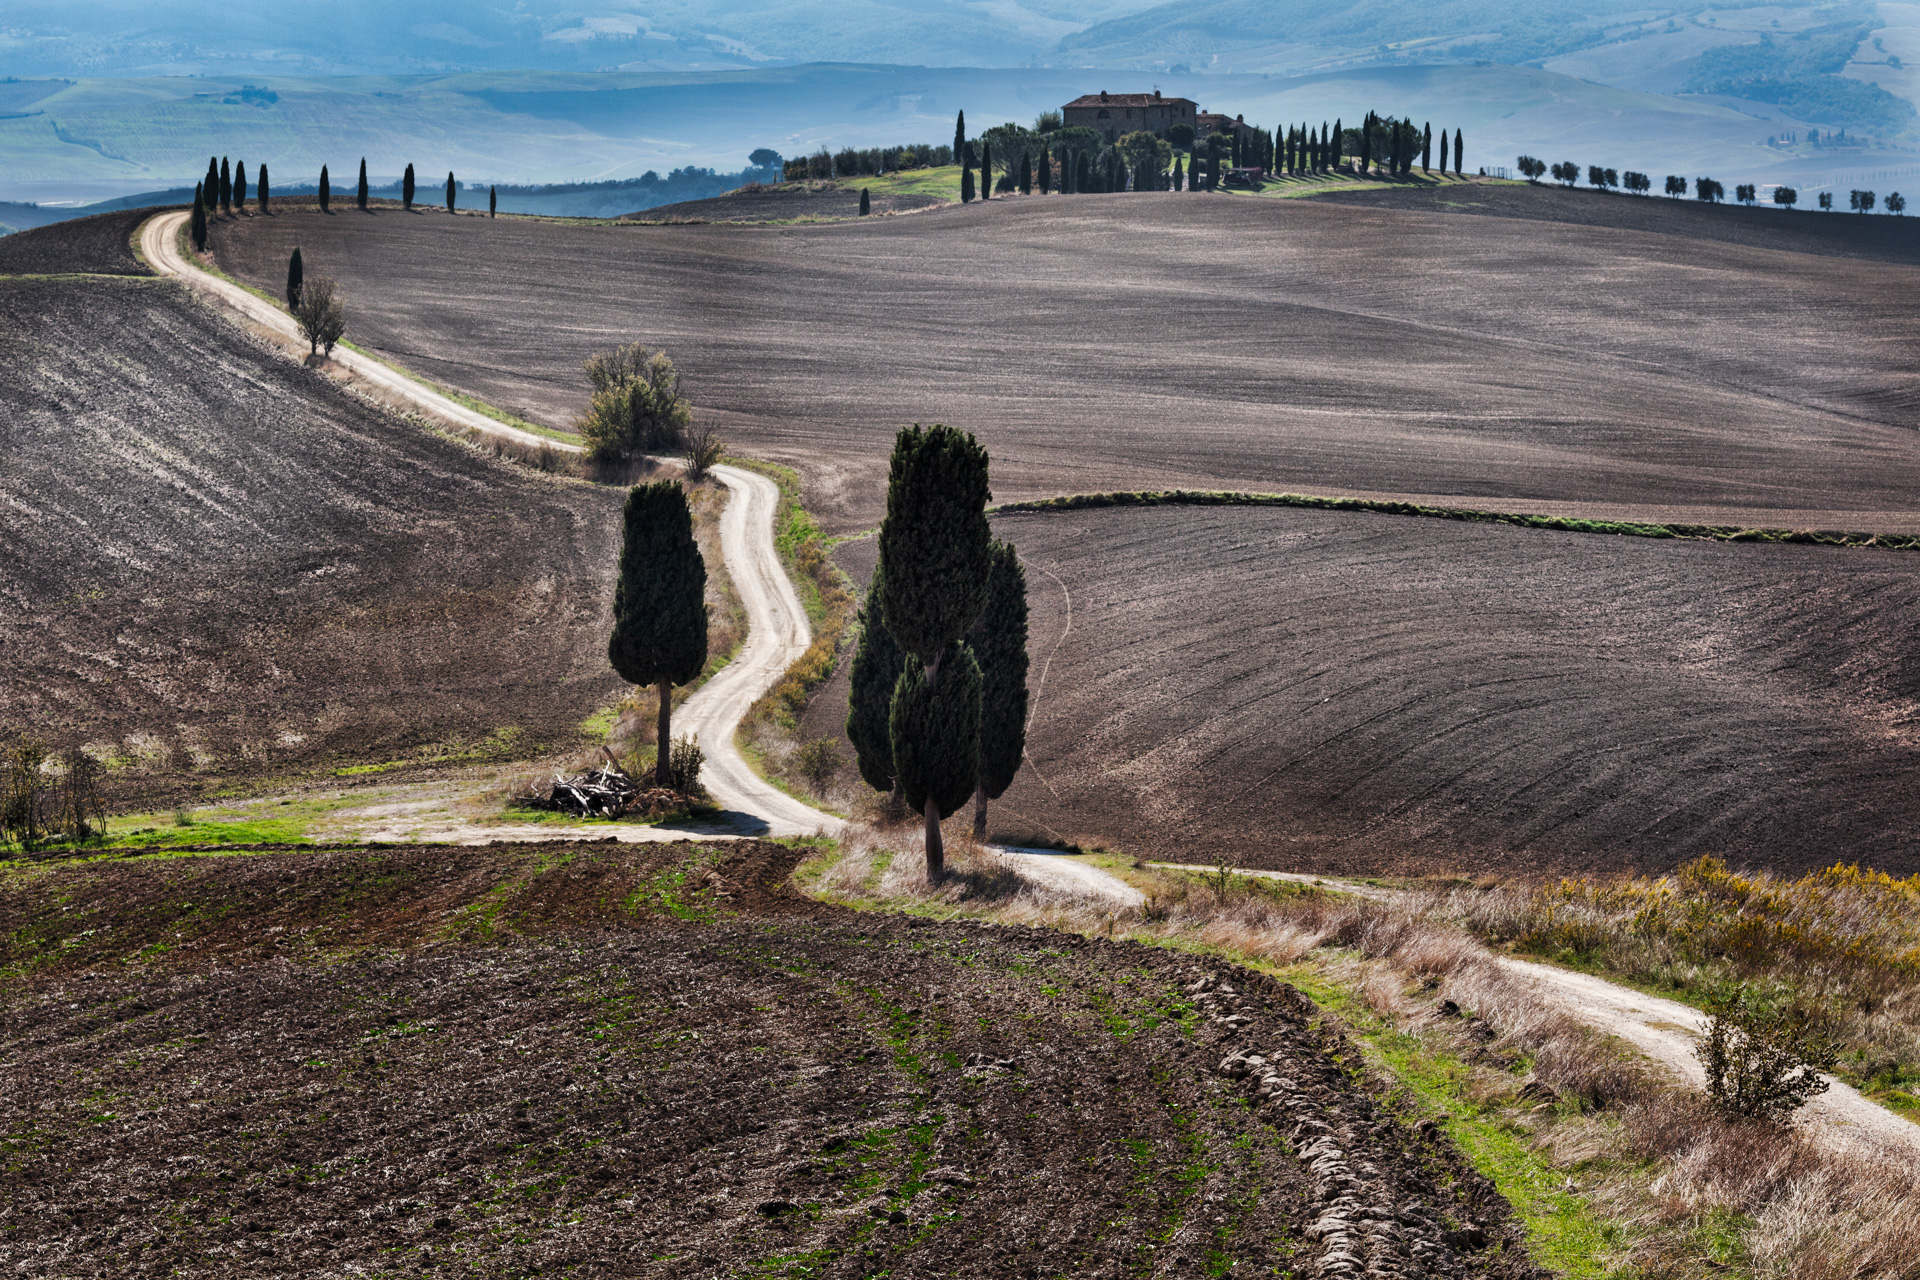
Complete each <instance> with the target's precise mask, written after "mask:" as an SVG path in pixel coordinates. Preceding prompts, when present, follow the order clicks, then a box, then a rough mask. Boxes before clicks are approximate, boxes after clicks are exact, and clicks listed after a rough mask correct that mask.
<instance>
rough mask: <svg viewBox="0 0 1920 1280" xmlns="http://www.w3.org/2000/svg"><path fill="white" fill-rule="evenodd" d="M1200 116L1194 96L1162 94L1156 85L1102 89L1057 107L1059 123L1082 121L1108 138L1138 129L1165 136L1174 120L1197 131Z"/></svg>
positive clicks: (1081, 123) (1072, 123)
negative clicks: (1143, 89) (1149, 88)
mask: <svg viewBox="0 0 1920 1280" xmlns="http://www.w3.org/2000/svg"><path fill="white" fill-rule="evenodd" d="M1199 116H1200V104H1199V103H1197V102H1195V101H1194V100H1193V99H1191V98H1167V97H1162V96H1161V93H1160V91H1159V90H1158V89H1155V90H1154V91H1153V92H1152V93H1108V92H1107V91H1106V90H1105V89H1102V90H1101V91H1100V92H1099V93H1088V94H1083V95H1081V96H1080V97H1078V98H1075V99H1074V100H1073V101H1072V102H1069V103H1068V104H1067V105H1066V106H1064V107H1062V108H1060V117H1061V123H1062V124H1065V125H1066V126H1067V127H1068V128H1072V127H1073V126H1074V125H1085V126H1087V127H1088V128H1089V129H1098V130H1099V131H1100V135H1101V136H1102V137H1104V138H1105V139H1106V140H1107V141H1108V142H1112V141H1113V140H1114V139H1116V138H1118V137H1120V136H1121V135H1122V134H1127V133H1138V132H1140V131H1141V130H1145V131H1146V132H1148V133H1157V134H1159V135H1160V136H1161V137H1163V138H1164V137H1166V136H1167V130H1169V129H1171V128H1173V126H1174V125H1177V124H1184V125H1190V126H1192V127H1193V129H1194V130H1195V132H1199V131H1200V126H1199V124H1198V119H1199Z"/></svg>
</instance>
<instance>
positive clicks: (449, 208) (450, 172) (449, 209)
mask: <svg viewBox="0 0 1920 1280" xmlns="http://www.w3.org/2000/svg"><path fill="white" fill-rule="evenodd" d="M453 196H454V187H453V170H451V169H449V170H447V212H448V213H452V212H453Z"/></svg>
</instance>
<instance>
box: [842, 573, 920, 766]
mask: <svg viewBox="0 0 1920 1280" xmlns="http://www.w3.org/2000/svg"><path fill="white" fill-rule="evenodd" d="M881 595H882V592H881V583H880V568H879V566H878V565H875V566H874V570H873V579H872V581H871V582H870V583H869V584H868V585H867V598H866V601H865V603H863V604H862V605H861V606H860V614H859V622H860V644H859V647H858V648H856V649H855V650H854V651H853V666H852V668H851V669H850V670H849V672H848V677H849V678H848V685H849V688H848V690H847V741H849V742H851V743H853V756H854V762H855V763H856V764H858V765H859V766H860V776H861V777H862V778H864V779H866V783H867V785H868V786H870V787H872V788H873V789H874V790H875V791H898V790H899V785H900V779H899V775H898V774H896V773H895V772H894V768H893V729H892V727H891V724H890V720H891V717H892V715H893V689H894V686H895V685H897V684H899V683H900V676H901V673H902V672H904V671H905V670H906V669H907V658H906V655H905V654H904V653H902V652H901V651H900V646H899V644H898V643H897V642H896V641H895V640H894V638H893V632H891V631H889V630H887V626H886V623H885V622H883V621H882V620H881V616H880V598H881Z"/></svg>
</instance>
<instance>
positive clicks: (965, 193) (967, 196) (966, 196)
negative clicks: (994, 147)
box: [960, 164, 973, 204]
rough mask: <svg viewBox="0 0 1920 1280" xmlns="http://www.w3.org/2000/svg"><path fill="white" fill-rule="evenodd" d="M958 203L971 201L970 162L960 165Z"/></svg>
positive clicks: (971, 179)
mask: <svg viewBox="0 0 1920 1280" xmlns="http://www.w3.org/2000/svg"><path fill="white" fill-rule="evenodd" d="M960 203H961V204H972V203H973V166H972V165H970V164H963V165H961V166H960Z"/></svg>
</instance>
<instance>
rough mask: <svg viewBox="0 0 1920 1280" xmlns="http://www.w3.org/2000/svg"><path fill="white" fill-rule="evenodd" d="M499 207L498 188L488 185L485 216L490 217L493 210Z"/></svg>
mask: <svg viewBox="0 0 1920 1280" xmlns="http://www.w3.org/2000/svg"><path fill="white" fill-rule="evenodd" d="M499 207H500V189H499V188H498V187H491V186H490V187H488V188H487V216H488V217H489V218H491V217H492V216H493V215H494V211H495V210H497V209H499Z"/></svg>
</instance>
